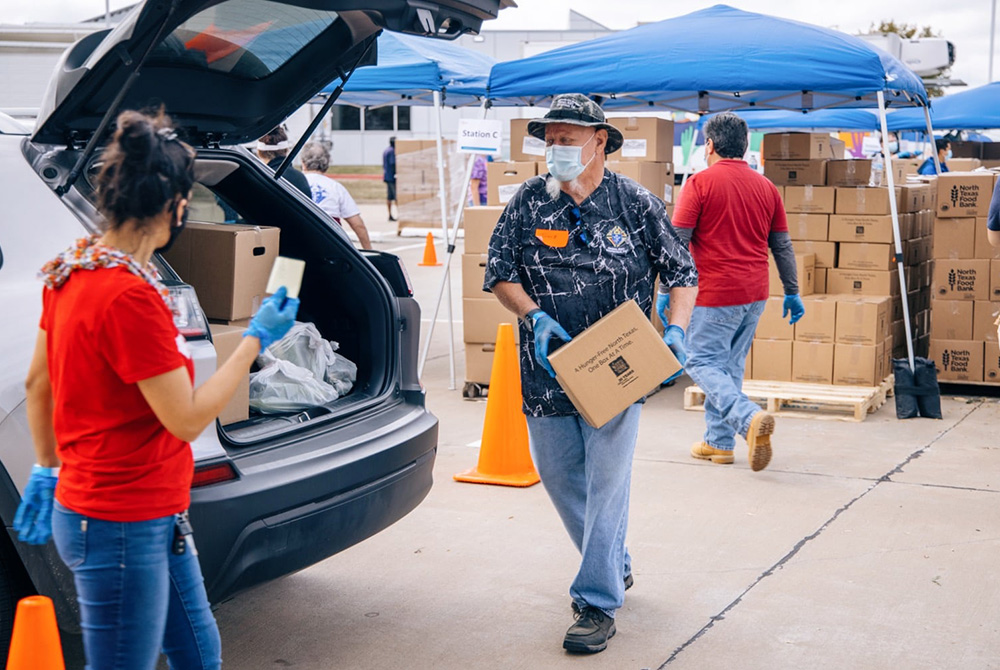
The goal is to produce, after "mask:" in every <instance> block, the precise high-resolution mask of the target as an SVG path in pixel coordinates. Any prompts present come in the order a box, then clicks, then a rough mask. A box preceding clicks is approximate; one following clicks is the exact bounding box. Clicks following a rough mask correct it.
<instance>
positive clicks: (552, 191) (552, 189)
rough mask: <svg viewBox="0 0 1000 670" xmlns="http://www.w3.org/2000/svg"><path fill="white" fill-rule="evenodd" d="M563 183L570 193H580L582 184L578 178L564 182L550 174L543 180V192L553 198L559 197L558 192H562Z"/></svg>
mask: <svg viewBox="0 0 1000 670" xmlns="http://www.w3.org/2000/svg"><path fill="white" fill-rule="evenodd" d="M563 185H565V186H566V190H567V191H568V192H569V193H570V194H573V193H582V192H583V186H582V185H581V184H580V178H579V177H577V178H576V179H574V180H573V181H569V182H564V181H559V180H558V179H556V178H555V177H553V176H552V175H549V176H548V178H547V179H546V180H545V192H546V193H548V194H549V197H550V198H552V199H553V200H558V199H559V194H560V193H562V190H563Z"/></svg>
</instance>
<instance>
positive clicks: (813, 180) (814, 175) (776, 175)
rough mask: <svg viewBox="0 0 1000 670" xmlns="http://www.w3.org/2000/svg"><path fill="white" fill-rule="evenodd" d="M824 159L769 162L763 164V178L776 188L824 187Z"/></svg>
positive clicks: (825, 161)
mask: <svg viewBox="0 0 1000 670" xmlns="http://www.w3.org/2000/svg"><path fill="white" fill-rule="evenodd" d="M826 163H827V160H826V159H822V160H769V161H765V163H764V176H765V177H767V178H768V179H770V180H771V181H772V182H774V183H775V184H776V185H778V186H825V185H826Z"/></svg>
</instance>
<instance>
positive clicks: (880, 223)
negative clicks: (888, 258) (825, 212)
mask: <svg viewBox="0 0 1000 670" xmlns="http://www.w3.org/2000/svg"><path fill="white" fill-rule="evenodd" d="M900 223H901V224H902V221H900ZM901 234H902V231H901ZM829 238H830V241H831V242H871V243H875V244H892V243H893V242H894V241H895V236H894V234H893V230H892V216H890V215H888V214H831V215H830V233H829ZM904 239H905V238H904Z"/></svg>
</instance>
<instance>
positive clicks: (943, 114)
mask: <svg viewBox="0 0 1000 670" xmlns="http://www.w3.org/2000/svg"><path fill="white" fill-rule="evenodd" d="M919 111H920V110H916V109H905V110H900V111H898V112H894V113H893V114H890V115H889V119H888V124H889V130H924V128H925V126H924V123H923V118H922V116H920V115H919ZM931 122H932V123H933V124H934V127H935V128H939V129H947V130H985V129H987V128H1000V82H994V83H992V84H987V85H986V86H980V87H979V88H974V89H970V90H968V91H962V92H961V93H955V94H954V95H946V96H945V97H943V98H936V99H935V100H934V102H933V104H932V105H931Z"/></svg>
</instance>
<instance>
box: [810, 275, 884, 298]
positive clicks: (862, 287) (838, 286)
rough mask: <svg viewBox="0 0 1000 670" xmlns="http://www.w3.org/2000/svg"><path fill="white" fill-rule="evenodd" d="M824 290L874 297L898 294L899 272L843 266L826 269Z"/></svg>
mask: <svg viewBox="0 0 1000 670" xmlns="http://www.w3.org/2000/svg"><path fill="white" fill-rule="evenodd" d="M826 292H827V293H844V294H850V295H866V296H876V297H877V296H894V295H899V272H898V271H897V270H849V269H843V268H835V269H833V270H827V271H826Z"/></svg>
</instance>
